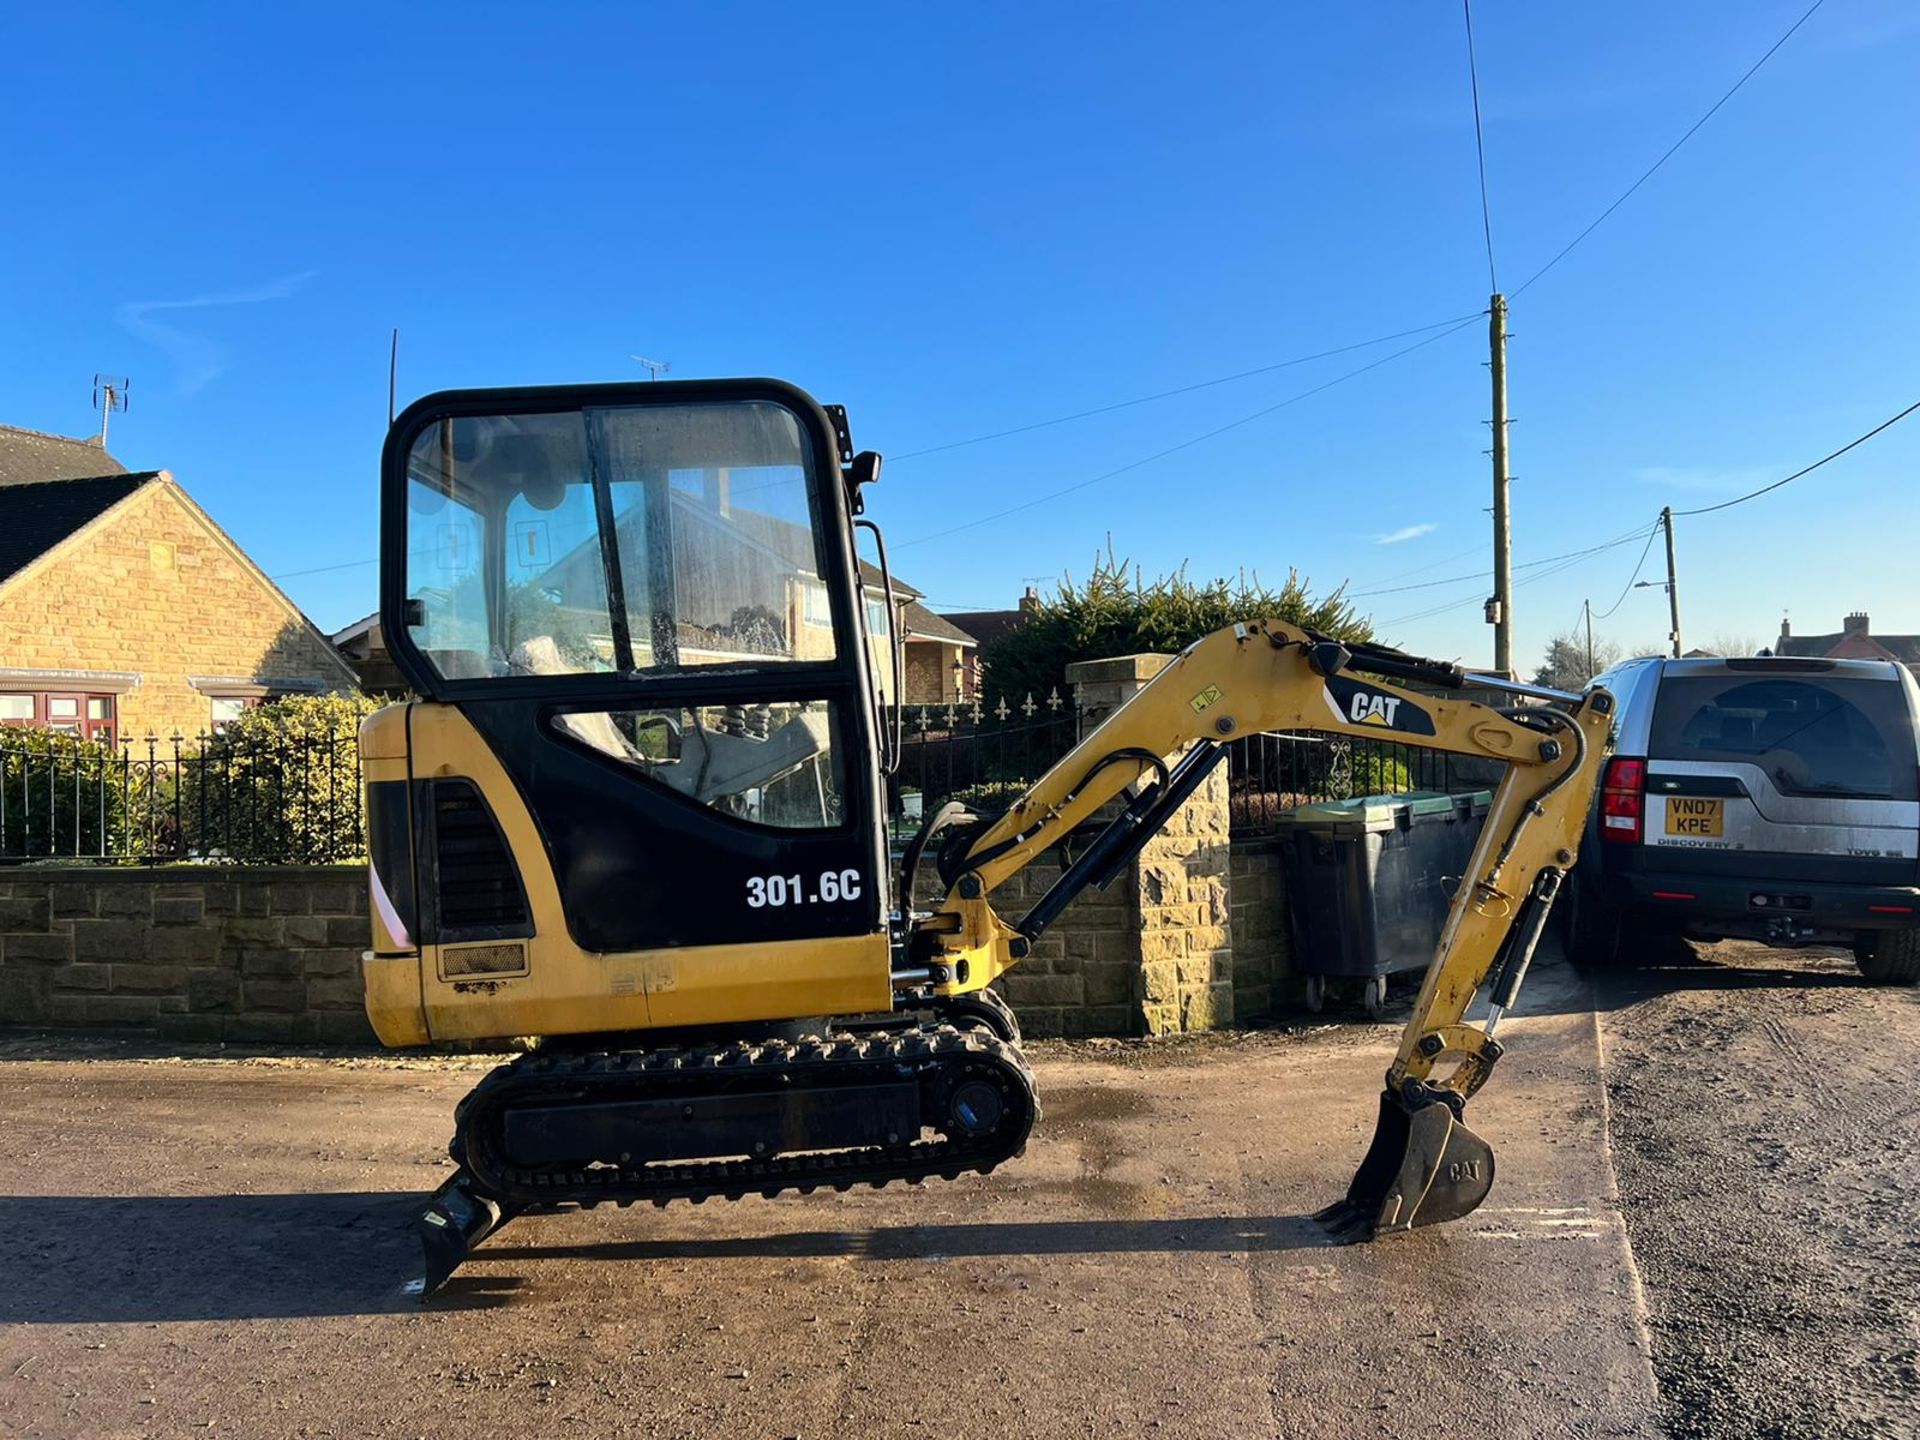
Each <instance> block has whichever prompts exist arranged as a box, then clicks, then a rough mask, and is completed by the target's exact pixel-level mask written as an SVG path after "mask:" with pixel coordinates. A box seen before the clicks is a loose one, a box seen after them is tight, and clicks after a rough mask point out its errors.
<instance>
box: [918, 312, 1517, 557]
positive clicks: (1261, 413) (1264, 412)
mask: <svg viewBox="0 0 1920 1440" xmlns="http://www.w3.org/2000/svg"><path fill="white" fill-rule="evenodd" d="M1479 318H1480V317H1479V315H1477V314H1476V315H1468V316H1466V317H1465V318H1463V319H1461V320H1460V321H1458V322H1457V323H1456V324H1454V325H1453V326H1451V327H1450V328H1448V329H1446V330H1442V331H1441V332H1440V333H1439V334H1438V335H1429V336H1428V337H1427V338H1426V339H1424V340H1419V341H1416V342H1414V343H1413V344H1411V345H1408V346H1405V347H1403V348H1401V349H1399V350H1395V351H1394V352H1393V353H1392V354H1391V355H1382V356H1381V357H1380V358H1379V359H1378V360H1370V361H1368V362H1367V363H1366V364H1365V365H1362V366H1359V367H1358V368H1357V369H1353V370H1349V371H1347V372H1346V373H1345V374H1344V375H1336V376H1334V377H1333V379H1331V380H1326V381H1322V382H1321V383H1320V384H1318V385H1315V386H1314V387H1313V388H1312V389H1310V390H1302V391H1300V392H1299V394H1297V395H1289V396H1288V397H1287V398H1286V399H1284V400H1280V401H1276V402H1275V403H1274V404H1272V405H1266V406H1263V407H1261V408H1260V409H1258V410H1255V411H1254V412H1253V413H1252V414H1251V415H1242V416H1241V417H1240V418H1239V419H1238V420H1229V421H1228V422H1227V423H1226V424H1224V425H1216V426H1215V427H1214V428H1213V429H1211V430H1207V431H1204V432H1202V433H1201V434H1199V435H1195V436H1192V437H1191V438H1189V439H1186V440H1182V441H1181V442H1180V443H1179V444H1177V445H1169V446H1167V447H1166V449H1164V450H1156V451H1155V452H1154V453H1153V454H1151V455H1143V456H1141V457H1140V458H1139V459H1138V460H1130V461H1128V462H1127V463H1126V464H1125V465H1118V466H1115V467H1114V468H1113V469H1111V470H1103V471H1102V472H1101V473H1100V474H1098V475H1094V476H1090V477H1089V478H1087V479H1085V480H1080V481H1077V482H1075V483H1074V484H1072V485H1063V486H1061V487H1060V488H1059V489H1058V490H1049V491H1048V492H1047V493H1046V494H1044V495H1036V496H1035V497H1034V498H1033V499H1031V500H1024V501H1022V502H1021V503H1020V504H1018V505H1009V506H1008V507H1007V508H1006V509H1004V510H996V511H994V512H993V513H992V514H991V515H982V516H981V517H980V518H979V519H977V520H968V521H966V522H964V523H963V524H959V525H950V526H948V527H947V528H946V529H945V530H935V531H934V532H932V533H931V534H928V535H916V536H914V538H913V539H911V540H903V541H901V542H900V543H899V544H897V545H895V546H894V547H893V548H894V549H896V550H905V549H907V548H908V547H909V546H913V545H925V544H927V543H928V542H929V541H933V540H944V539H945V538H946V537H947V536H949V535H958V534H960V533H961V532H962V531H966V530H977V529H979V528H980V526H982V525H991V524H992V523H993V522H994V521H996V520H1004V519H1006V518H1007V517H1008V516H1009V515H1018V514H1020V513H1021V512H1022V511H1026V510H1031V509H1033V508H1034V507H1035V506H1037V505H1045V504H1047V503H1048V502H1049V501H1052V500H1058V499H1060V498H1061V497H1062V496H1064V495H1072V494H1074V493H1075V492H1077V491H1081V490H1085V489H1088V488H1089V487H1091V486H1094V485H1099V484H1102V483H1104V482H1105V481H1108V480H1112V479H1116V478H1117V477H1119V476H1121V475H1125V474H1127V473H1128V472H1129V471H1133V470H1138V469H1140V468H1141V467H1142V466H1144V465H1151V464H1153V463H1154V461H1156V460H1164V459H1166V458H1167V457H1168V456H1169V455H1177V454H1179V453H1180V452H1181V451H1182V450H1190V449H1192V448H1193V447H1194V446H1195V445H1199V444H1202V443H1204V442H1205V441H1208V440H1211V439H1213V438H1214V437H1215V436H1219V435H1224V434H1226V433H1227V432H1228V431H1229V430H1238V429H1239V428H1240V427H1241V426H1243V425H1251V424H1252V423H1253V422H1254V421H1256V420H1259V419H1263V418H1264V417H1266V416H1268V415H1271V414H1273V413H1274V412H1275V411H1277V410H1284V409H1286V408H1287V407H1288V406H1289V405H1297V404H1299V403H1300V402H1301V401H1302V400H1306V399H1309V398H1311V397H1312V396H1315V395H1318V394H1320V393H1321V392H1322V391H1323V390H1331V389H1332V388H1333V387H1334V386H1336V385H1340V384H1344V383H1345V382H1346V381H1348V380H1351V379H1353V378H1354V377H1356V376H1359V375H1364V374H1366V373H1367V372H1368V371H1369V370H1377V369H1379V368H1380V367H1381V366H1382V365H1386V364H1389V363H1390V362H1392V361H1395V360H1398V359H1399V358H1400V357H1401V356H1403V355H1411V354H1412V353H1413V352H1414V351H1416V350H1422V349H1425V348H1426V347H1427V346H1429V345H1432V344H1434V343H1435V342H1437V341H1440V340H1444V339H1446V338H1447V337H1448V336H1449V335H1452V334H1455V333H1457V332H1458V331H1460V330H1462V329H1464V328H1465V327H1466V326H1468V325H1471V324H1473V322H1474V321H1476V320H1478V319H1479Z"/></svg>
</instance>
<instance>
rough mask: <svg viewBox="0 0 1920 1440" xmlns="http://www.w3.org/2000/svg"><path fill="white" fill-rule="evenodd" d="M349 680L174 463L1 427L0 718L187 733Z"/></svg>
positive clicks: (85, 730) (99, 729)
mask: <svg viewBox="0 0 1920 1440" xmlns="http://www.w3.org/2000/svg"><path fill="white" fill-rule="evenodd" d="M354 686H355V680H354V674H353V671H352V670H351V669H350V668H349V667H348V666H347V664H346V663H345V662H344V661H343V660H342V659H341V658H340V657H339V656H338V655H337V654H336V653H335V652H334V650H333V647H332V646H331V645H329V644H328V643H327V640H326V637H325V636H324V635H322V634H321V633H320V632H319V631H318V630H316V629H314V627H313V625H312V623H311V622H310V621H309V620H308V619H307V618H306V616H305V615H303V614H301V612H300V610H299V607H297V606H296V605H295V604H294V603H293V602H292V601H291V600H289V599H288V598H287V597H286V595H284V594H283V593H282V592H281V590H280V588H279V587H278V586H277V585H275V584H274V583H273V582H272V581H271V580H269V579H268V578H267V577H266V576H265V575H264V574H263V573H261V571H260V569H259V567H258V566H256V565H255V564H254V563H253V562H252V561H251V560H249V559H248V558H247V556H246V554H245V552H244V551H242V550H241V549H240V547H239V546H238V545H236V544H235V543H234V542H233V540H232V539H231V538H230V537H229V536H228V535H227V534H226V533H225V532H224V531H222V530H221V529H220V527H219V526H218V525H216V524H215V523H214V522H213V520H212V519H211V518H210V517H209V516H208V515H207V513H206V511H204V510H202V509H201V508H200V507H199V506H198V505H197V504H195V503H194V501H193V500H192V498H191V497H189V496H188V495H187V493H186V492H185V491H184V490H182V489H181V488H180V486H179V484H178V483H177V482H176V481H175V480H174V478H173V477H172V476H171V475H170V474H168V473H167V472H166V471H164V470H146V471H138V472H133V473H129V472H128V471H127V470H126V468H125V467H124V466H123V465H121V464H120V462H119V461H117V460H115V459H114V458H113V457H112V456H111V455H109V454H108V453H107V452H106V451H105V450H104V449H103V448H102V447H101V446H100V445H99V444H98V443H97V442H93V441H87V440H73V439H68V438H66V437H64V436H58V435H45V434H41V433H39V432H37V431H31V430H20V429H16V428H13V427H10V426H0V725H10V726H42V727H47V728H51V729H59V730H67V731H71V732H73V733H76V734H82V735H87V736H90V737H92V738H95V739H113V738H124V737H144V736H146V735H149V734H152V735H157V736H159V737H161V738H162V739H166V738H168V737H171V736H173V735H176V734H178V735H181V736H185V737H188V738H191V737H193V736H195V735H197V734H199V733H201V732H203V731H208V730H212V729H215V728H217V727H218V726H220V725H221V724H223V723H224V722H225V721H227V720H229V719H231V718H232V717H233V716H234V715H235V714H236V713H238V711H239V710H240V709H242V708H244V707H245V706H248V705H251V704H257V703H258V702H259V701H260V700H261V699H262V698H264V697H267V696H271V695H278V694H317V693H322V692H329V691H347V690H351V689H353V688H354Z"/></svg>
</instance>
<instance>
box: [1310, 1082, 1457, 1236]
mask: <svg viewBox="0 0 1920 1440" xmlns="http://www.w3.org/2000/svg"><path fill="white" fill-rule="evenodd" d="M1492 1188H1493V1148H1492V1147H1491V1146H1490V1145H1488V1144H1487V1142H1486V1141H1485V1140H1482V1139H1481V1138H1480V1137H1479V1136H1478V1135H1476V1134H1474V1132H1473V1131H1472V1130H1470V1129H1468V1128H1467V1124H1466V1121H1465V1120H1463V1119H1462V1118H1461V1117H1460V1115H1459V1113H1458V1109H1457V1102H1454V1101H1452V1100H1451V1098H1446V1099H1443V1098H1440V1097H1438V1096H1435V1097H1433V1098H1430V1099H1422V1100H1420V1101H1418V1102H1416V1103H1414V1104H1412V1105H1409V1104H1408V1103H1407V1102H1406V1101H1405V1100H1403V1099H1402V1098H1401V1097H1400V1096H1398V1095H1396V1094H1394V1093H1393V1091H1391V1090H1388V1091H1385V1092H1383V1093H1382V1094H1381V1096H1380V1120H1379V1123H1378V1124H1377V1125H1376V1126H1375V1127H1374V1131H1373V1143H1372V1144H1371V1145H1370V1146H1368V1147H1367V1154H1366V1158H1365V1159H1363V1160H1362V1161H1361V1162H1360V1168H1359V1170H1358V1171H1356V1172H1355V1174H1354V1177H1353V1183H1352V1184H1351V1185H1349V1186H1348V1187H1347V1198H1346V1199H1344V1200H1342V1201H1340V1202H1339V1203H1338V1204H1334V1205H1329V1206H1328V1207H1327V1208H1326V1209H1324V1210H1322V1211H1320V1213H1319V1214H1317V1215H1315V1216H1314V1217H1313V1218H1314V1219H1315V1220H1317V1221H1319V1222H1320V1223H1321V1224H1322V1225H1323V1226H1325V1227H1326V1228H1327V1230H1328V1231H1329V1232H1330V1233H1331V1234H1332V1235H1333V1236H1334V1237H1335V1238H1336V1239H1339V1240H1344V1241H1348V1242H1352V1241H1359V1240H1371V1239H1373V1238H1374V1237H1375V1236H1376V1235H1379V1234H1382V1233H1384V1232H1386V1231H1391V1230H1412V1229H1414V1228H1415V1227H1416V1226H1420V1225H1432V1224H1436V1223H1438V1222H1439V1221H1442V1220H1457V1219H1459V1218H1460V1217H1461V1216H1462V1215H1467V1214H1470V1213H1472V1212H1473V1211H1474V1210H1476V1209H1478V1208H1479V1206H1480V1202H1481V1201H1483V1200H1485V1199H1486V1198H1487V1192H1488V1191H1489V1190H1491V1189H1492Z"/></svg>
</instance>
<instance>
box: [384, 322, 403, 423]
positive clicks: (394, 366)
mask: <svg viewBox="0 0 1920 1440" xmlns="http://www.w3.org/2000/svg"><path fill="white" fill-rule="evenodd" d="M399 375H400V327H399V326H398V325H396V326H394V327H393V348H392V349H391V350H390V351H388V352H387V424H389V425H391V424H393V397H394V386H395V384H396V383H397V382H398V379H399Z"/></svg>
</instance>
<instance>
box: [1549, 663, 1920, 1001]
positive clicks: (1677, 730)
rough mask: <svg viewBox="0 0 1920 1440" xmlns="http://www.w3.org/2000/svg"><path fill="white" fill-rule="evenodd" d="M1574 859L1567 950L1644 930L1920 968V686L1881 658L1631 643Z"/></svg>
mask: <svg viewBox="0 0 1920 1440" xmlns="http://www.w3.org/2000/svg"><path fill="white" fill-rule="evenodd" d="M1594 684H1596V685H1605V686H1606V687H1607V688H1608V689H1609V690H1611V691H1612V692H1613V694H1614V696H1615V697H1616V698H1617V699H1618V701H1619V711H1618V715H1617V717H1616V720H1615V727H1616V728H1615V733H1614V753H1613V758H1612V759H1611V760H1609V761H1608V762H1607V769H1606V772H1605V773H1604V775H1603V776H1602V777H1601V784H1600V794H1599V798H1598V800H1597V801H1596V803H1595V806H1594V813H1593V815H1592V817H1591V818H1590V819H1589V821H1588V824H1587V831H1586V837H1585V840H1584V842H1583V844H1582V847H1581V854H1580V863H1579V865H1578V866H1576V867H1575V869H1574V872H1573V884H1572V886H1571V887H1570V888H1571V892H1572V893H1571V894H1570V896H1569V897H1568V899H1569V901H1570V902H1571V903H1570V904H1569V905H1568V909H1569V911H1570V914H1569V917H1568V937H1569V950H1570V952H1571V954H1572V956H1573V958H1574V959H1575V960H1576V961H1577V962H1580V963H1584V964H1590V965H1605V964H1609V963H1614V962H1617V961H1619V960H1621V959H1630V958H1631V956H1632V952H1633V950H1634V948H1635V942H1636V941H1637V940H1638V939H1639V938H1640V937H1642V936H1644V935H1645V934H1647V933H1650V932H1666V933H1679V934H1686V935H1690V936H1695V937H1698V938H1702V939H1727V938H1745V939H1755V940H1763V941H1766V942H1768V943H1770V944H1776V945H1845V946H1848V947H1850V948H1851V949H1852V950H1853V953H1854V956H1855V958H1856V959H1857V960H1858V962H1859V965H1860V970H1861V973H1862V974H1864V975H1865V976H1866V977H1867V978H1868V979H1869V980H1874V981H1878V982H1880V983H1883V984H1910V983H1912V982H1914V981H1916V980H1920V738H1917V736H1920V687H1917V686H1916V685H1915V684H1914V679H1913V677H1912V676H1911V675H1910V674H1908V673H1907V671H1906V670H1905V669H1904V668H1903V667H1901V666H1899V665H1895V664H1893V663H1892V662H1891V661H1884V660H1818V659H1794V658H1788V657H1784V656H1783V657H1778V658H1774V657H1766V656H1761V657H1757V658H1754V659H1750V660H1731V659H1729V660H1719V659H1701V660H1656V659H1648V660H1632V661H1628V662H1627V663H1626V664H1624V665H1619V666H1616V667H1615V668H1614V669H1612V670H1609V671H1608V672H1607V673H1606V674H1604V675H1601V676H1599V677H1597V678H1596V679H1595V681H1594Z"/></svg>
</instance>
